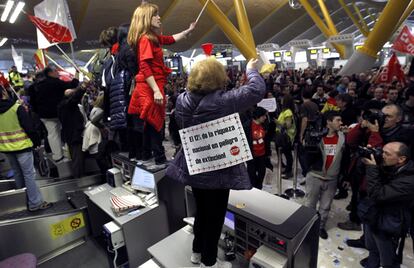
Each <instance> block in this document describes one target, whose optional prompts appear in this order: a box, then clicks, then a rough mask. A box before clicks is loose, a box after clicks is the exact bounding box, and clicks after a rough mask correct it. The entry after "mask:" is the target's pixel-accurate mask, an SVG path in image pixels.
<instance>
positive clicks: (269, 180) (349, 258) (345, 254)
mask: <svg viewBox="0 0 414 268" xmlns="http://www.w3.org/2000/svg"><path fill="white" fill-rule="evenodd" d="M272 163H273V165H274V166H275V167H276V163H277V159H276V158H275V157H272ZM299 169H300V167H299ZM298 173H299V174H300V173H301V172H298ZM300 176H301V175H300ZM275 178H276V171H274V172H271V171H270V170H267V171H266V177H265V183H266V184H265V185H264V187H263V189H264V190H265V191H268V192H270V193H272V194H276V193H277V192H278V191H277V190H278V189H277V184H276V180H275ZM301 179H302V177H300V178H298V181H300V180H301ZM288 188H292V180H291V179H290V180H282V189H283V191H285V190H286V189H288ZM299 188H300V189H302V190H305V186H300V185H299ZM350 198H351V193H350V192H349V195H348V198H347V199H342V200H334V201H333V203H332V207H331V211H330V213H329V219H328V222H327V226H326V230H327V232H328V235H329V237H328V239H327V240H323V239H319V256H318V268H337V267H340V268H351V267H355V268H356V267H362V266H361V265H360V264H359V261H360V260H361V259H363V258H365V257H367V256H368V251H367V250H365V249H358V248H351V247H348V246H347V245H346V243H345V241H346V240H347V239H356V238H359V237H360V236H361V234H362V232H359V231H343V230H341V229H339V228H338V227H337V223H338V222H344V221H346V220H347V219H348V211H347V210H346V209H345V208H346V206H347V205H348V204H349V201H350ZM291 200H292V201H295V202H298V203H300V204H304V202H305V199H304V198H297V199H291ZM410 267H414V253H413V241H412V239H411V238H410V237H409V238H407V239H406V240H405V247H404V255H403V265H402V266H401V268H410Z"/></svg>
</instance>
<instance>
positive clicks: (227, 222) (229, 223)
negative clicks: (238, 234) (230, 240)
mask: <svg viewBox="0 0 414 268" xmlns="http://www.w3.org/2000/svg"><path fill="white" fill-rule="evenodd" d="M224 226H226V227H228V228H229V229H230V230H232V231H234V228H235V227H234V213H232V212H230V211H227V212H226V217H225V218H224Z"/></svg>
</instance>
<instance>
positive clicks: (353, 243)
mask: <svg viewBox="0 0 414 268" xmlns="http://www.w3.org/2000/svg"><path fill="white" fill-rule="evenodd" d="M346 244H347V245H348V247H351V248H365V241H363V240H362V239H360V238H359V239H348V240H346Z"/></svg>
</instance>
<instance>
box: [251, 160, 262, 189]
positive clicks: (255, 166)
mask: <svg viewBox="0 0 414 268" xmlns="http://www.w3.org/2000/svg"><path fill="white" fill-rule="evenodd" d="M247 172H248V173H249V177H250V182H251V183H252V186H253V187H255V188H257V189H262V188H263V180H264V177H265V174H266V156H259V157H255V158H253V159H252V160H250V161H248V162H247Z"/></svg>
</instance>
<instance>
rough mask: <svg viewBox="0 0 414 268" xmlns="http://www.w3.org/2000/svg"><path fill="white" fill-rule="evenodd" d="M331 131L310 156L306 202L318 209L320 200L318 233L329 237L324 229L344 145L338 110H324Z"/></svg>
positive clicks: (322, 138) (335, 186) (323, 236)
mask: <svg viewBox="0 0 414 268" xmlns="http://www.w3.org/2000/svg"><path fill="white" fill-rule="evenodd" d="M325 118H326V128H327V129H328V134H327V135H325V136H324V137H321V141H320V143H319V148H318V149H319V150H318V152H317V153H315V154H314V155H312V157H311V158H310V159H312V160H313V161H314V162H313V163H311V165H310V171H309V172H308V174H307V176H306V206H308V207H311V208H314V209H316V204H317V203H318V201H319V214H320V217H321V224H320V232H319V236H320V237H321V238H322V239H327V238H328V233H327V232H326V230H325V225H326V221H327V220H328V214H329V210H330V209H331V204H332V200H333V197H334V195H335V192H336V188H337V184H338V177H339V174H340V169H341V162H342V155H343V151H344V148H345V135H344V134H343V133H342V132H341V131H340V129H341V126H342V119H341V116H340V114H339V113H338V112H335V111H329V112H327V113H326V114H325Z"/></svg>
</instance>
